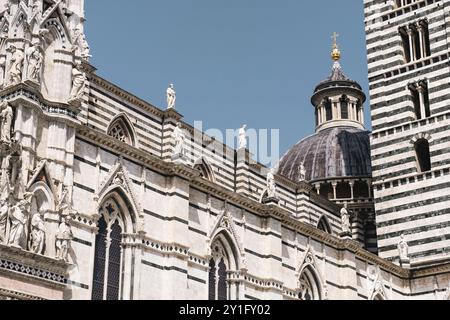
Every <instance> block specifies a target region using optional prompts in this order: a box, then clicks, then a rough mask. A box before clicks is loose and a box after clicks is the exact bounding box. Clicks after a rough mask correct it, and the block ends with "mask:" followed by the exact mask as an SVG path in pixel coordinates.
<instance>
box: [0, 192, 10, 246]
mask: <svg viewBox="0 0 450 320" xmlns="http://www.w3.org/2000/svg"><path fill="white" fill-rule="evenodd" d="M8 213H9V205H8V201H7V200H5V199H2V200H0V243H4V242H5V239H6V238H7V234H6V226H7V224H8Z"/></svg>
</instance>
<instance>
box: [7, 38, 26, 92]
mask: <svg viewBox="0 0 450 320" xmlns="http://www.w3.org/2000/svg"><path fill="white" fill-rule="evenodd" d="M9 50H10V52H11V54H12V56H11V66H10V68H9V79H8V85H14V84H17V83H20V82H22V70H23V61H24V59H25V55H24V53H23V51H22V50H21V49H17V48H16V47H15V46H11V48H10V49H9Z"/></svg>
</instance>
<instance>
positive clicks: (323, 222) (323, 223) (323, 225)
mask: <svg viewBox="0 0 450 320" xmlns="http://www.w3.org/2000/svg"><path fill="white" fill-rule="evenodd" d="M317 229H319V230H322V231H323V232H326V233H328V234H331V227H330V224H329V223H328V221H327V219H326V217H325V216H323V217H322V218H320V220H319V224H318V225H317Z"/></svg>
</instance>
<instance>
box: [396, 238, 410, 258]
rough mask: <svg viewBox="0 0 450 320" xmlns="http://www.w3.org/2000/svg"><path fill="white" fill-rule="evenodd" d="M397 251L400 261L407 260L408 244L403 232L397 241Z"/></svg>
mask: <svg viewBox="0 0 450 320" xmlns="http://www.w3.org/2000/svg"><path fill="white" fill-rule="evenodd" d="M398 253H399V255H400V261H408V260H409V246H408V242H406V240H405V235H404V234H402V235H401V237H400V242H399V243H398Z"/></svg>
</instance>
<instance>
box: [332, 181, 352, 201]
mask: <svg viewBox="0 0 450 320" xmlns="http://www.w3.org/2000/svg"><path fill="white" fill-rule="evenodd" d="M336 197H337V199H351V197H352V188H351V187H350V184H349V183H347V182H341V183H338V184H337V187H336Z"/></svg>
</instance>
